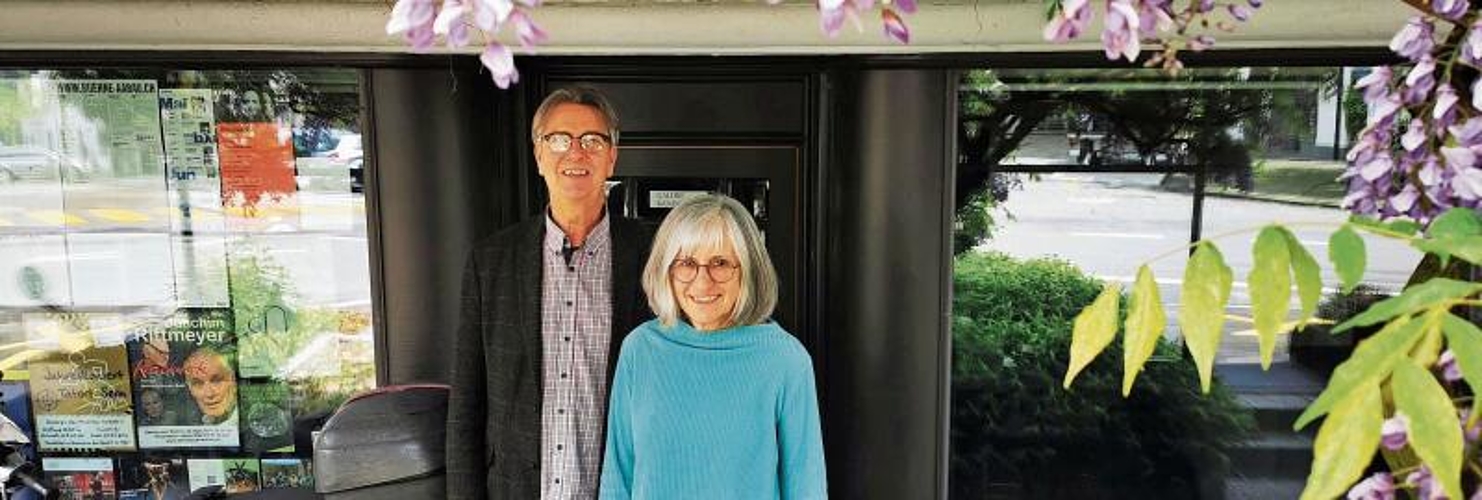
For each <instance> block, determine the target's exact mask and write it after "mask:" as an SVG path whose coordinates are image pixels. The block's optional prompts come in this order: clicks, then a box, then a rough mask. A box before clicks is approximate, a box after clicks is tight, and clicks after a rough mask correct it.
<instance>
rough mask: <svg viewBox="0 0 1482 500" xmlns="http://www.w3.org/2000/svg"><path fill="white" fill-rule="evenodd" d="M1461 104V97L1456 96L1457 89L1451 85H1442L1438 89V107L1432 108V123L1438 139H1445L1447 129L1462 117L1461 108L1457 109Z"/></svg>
mask: <svg viewBox="0 0 1482 500" xmlns="http://www.w3.org/2000/svg"><path fill="white" fill-rule="evenodd" d="M1459 102H1461V97H1458V96H1457V95H1456V88H1454V87H1452V86H1451V84H1450V83H1442V84H1441V86H1440V87H1437V88H1436V105H1435V107H1433V108H1431V123H1432V126H1433V127H1434V128H1435V131H1436V137H1444V136H1445V135H1446V129H1447V128H1448V127H1450V126H1451V124H1453V123H1456V119H1457V117H1459V116H1460V115H1461V108H1459V107H1457V103H1459Z"/></svg>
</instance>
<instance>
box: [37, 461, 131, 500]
mask: <svg viewBox="0 0 1482 500" xmlns="http://www.w3.org/2000/svg"><path fill="white" fill-rule="evenodd" d="M41 468H42V469H43V470H45V473H44V474H43V476H44V477H45V479H46V480H47V482H50V483H51V484H52V486H54V487H56V489H57V491H58V492H59V493H60V496H59V497H58V498H60V499H63V500H116V499H117V498H118V484H117V483H116V482H115V481H116V480H115V477H114V474H113V460H112V459H108V458H50V457H48V458H45V459H42V461H41Z"/></svg>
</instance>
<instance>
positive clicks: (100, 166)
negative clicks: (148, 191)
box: [56, 80, 164, 179]
mask: <svg viewBox="0 0 1482 500" xmlns="http://www.w3.org/2000/svg"><path fill="white" fill-rule="evenodd" d="M56 85H57V97H58V100H59V102H60V104H61V109H62V149H63V151H64V152H65V153H67V154H68V156H70V157H73V158H81V159H83V160H85V162H86V163H87V164H89V165H91V166H92V168H94V169H97V170H100V171H102V172H107V173H111V174H112V176H113V177H133V178H154V179H158V178H159V176H160V175H162V174H163V173H164V161H163V158H161V156H162V154H161V153H162V151H161V146H160V145H161V141H160V121H159V120H160V109H159V90H158V85H157V84H156V83H155V81H154V80H59V81H57V83H56Z"/></svg>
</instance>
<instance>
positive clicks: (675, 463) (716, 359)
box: [601, 195, 827, 500]
mask: <svg viewBox="0 0 1482 500" xmlns="http://www.w3.org/2000/svg"><path fill="white" fill-rule="evenodd" d="M643 290H644V292H646V293H647V294H648V303H649V307H651V308H653V310H654V313H655V315H656V316H658V318H657V319H654V320H650V321H649V322H647V323H644V324H643V325H640V326H639V327H638V328H636V329H634V330H633V333H632V334H631V335H629V336H628V338H627V339H626V340H625V341H624V342H623V347H622V353H621V354H620V356H619V358H618V364H617V368H616V374H615V375H614V377H615V378H614V381H613V386H612V397H611V405H610V408H609V412H608V424H607V426H608V427H607V454H606V458H605V460H604V462H603V467H602V489H601V497H602V498H604V499H627V498H638V499H672V498H705V499H728V498H735V499H747V500H751V499H767V498H778V499H813V498H826V497H827V489H826V484H825V477H824V476H825V471H824V464H823V440H822V437H821V436H820V433H819V421H818V401H817V397H816V392H815V389H814V384H813V365H812V362H811V360H810V358H809V357H808V352H807V351H805V350H804V349H803V346H802V345H801V344H799V343H798V341H797V339H795V338H793V336H792V335H791V334H789V333H787V331H785V330H783V329H782V328H781V327H780V326H777V323H775V322H773V321H771V320H770V319H769V316H770V315H771V314H772V309H773V307H775V306H776V304H777V273H776V271H775V270H773V268H772V261H771V259H770V258H769V257H768V256H767V249H766V247H765V246H764V244H763V242H762V237H761V234H760V232H758V231H757V228H756V224H755V223H754V222H752V220H751V216H750V214H748V213H747V212H746V209H745V208H742V206H741V204H740V203H737V202H736V201H735V200H732V199H730V198H726V197H723V196H714V195H705V196H696V197H693V198H689V199H687V200H685V201H684V202H682V203H680V204H679V206H678V207H676V208H675V209H674V210H673V211H672V212H670V213H669V216H668V217H666V218H665V219H664V223H663V225H661V226H660V227H659V232H658V235H657V236H655V238H654V248H653V252H652V253H651V254H649V258H648V264H647V265H646V266H645V267H644V270H643Z"/></svg>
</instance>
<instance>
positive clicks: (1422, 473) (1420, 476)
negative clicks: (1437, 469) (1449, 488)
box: [1405, 465, 1446, 500]
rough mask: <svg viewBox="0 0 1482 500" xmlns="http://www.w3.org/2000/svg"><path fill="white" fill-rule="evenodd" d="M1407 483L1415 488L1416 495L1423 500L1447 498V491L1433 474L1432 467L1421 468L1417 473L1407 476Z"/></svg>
mask: <svg viewBox="0 0 1482 500" xmlns="http://www.w3.org/2000/svg"><path fill="white" fill-rule="evenodd" d="M1405 482H1406V483H1409V484H1411V485H1413V486H1415V489H1416V492H1415V495H1416V496H1417V497H1419V498H1421V499H1423V500H1438V499H1441V498H1446V491H1445V490H1444V489H1443V488H1441V484H1440V480H1438V479H1436V477H1435V476H1434V475H1432V474H1431V469H1430V467H1426V466H1424V465H1422V466H1420V468H1419V469H1417V470H1416V471H1415V472H1411V473H1410V475H1408V476H1405Z"/></svg>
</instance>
